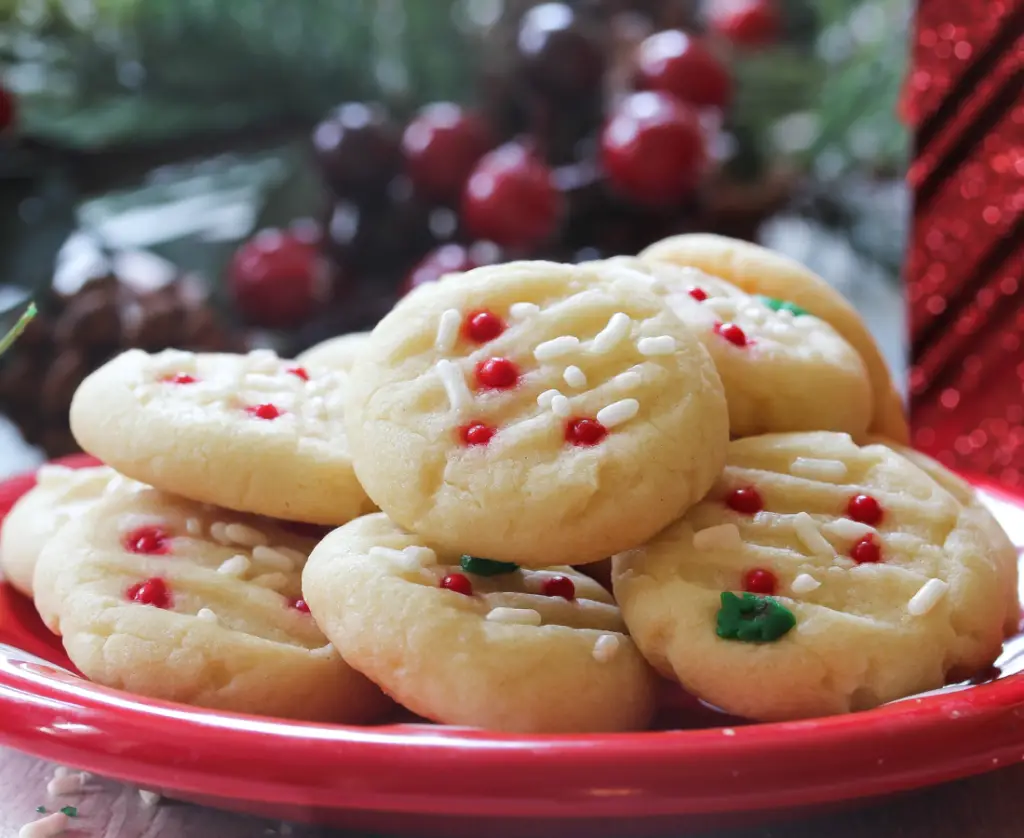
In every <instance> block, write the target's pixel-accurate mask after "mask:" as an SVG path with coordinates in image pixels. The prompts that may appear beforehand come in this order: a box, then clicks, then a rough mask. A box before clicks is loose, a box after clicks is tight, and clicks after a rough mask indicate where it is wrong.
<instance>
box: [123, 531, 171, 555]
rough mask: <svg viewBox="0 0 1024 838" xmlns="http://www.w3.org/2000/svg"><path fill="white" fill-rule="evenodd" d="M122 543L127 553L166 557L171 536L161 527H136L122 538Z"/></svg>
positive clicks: (169, 549)
mask: <svg viewBox="0 0 1024 838" xmlns="http://www.w3.org/2000/svg"><path fill="white" fill-rule="evenodd" d="M122 543H123V544H124V549H125V550H127V551H128V552H129V553H144V554H146V555H149V556H166V555H167V554H168V553H170V552H171V535H170V533H168V532H167V530H165V529H164V528H163V527H153V526H149V527H137V528H136V529H134V530H132V531H131V532H130V533H128V534H127V535H126V536H125V537H124V539H123V541H122Z"/></svg>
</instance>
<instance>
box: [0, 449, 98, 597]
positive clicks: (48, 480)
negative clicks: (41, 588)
mask: <svg viewBox="0 0 1024 838" xmlns="http://www.w3.org/2000/svg"><path fill="white" fill-rule="evenodd" d="M115 474H116V472H114V470H113V469H111V468H107V467H105V466H96V467H93V468H79V469H73V468H68V467H67V466H62V465H44V466H42V467H41V468H40V469H39V471H38V472H37V473H36V485H35V487H34V488H32V489H30V490H29V491H28V492H26V493H25V494H24V495H22V497H21V499H20V500H18V502H17V503H16V504H14V506H13V507H12V508H11V511H10V512H8V513H7V516H6V517H5V518H4V522H3V528H2V529H0V570H3V574H4V578H5V579H6V580H7V581H8V582H10V583H11V585H13V586H14V587H15V589H17V590H19V591H21V592H22V593H23V594H25V595H26V596H32V574H33V573H34V572H35V569H36V562H37V561H38V560H39V554H40V552H42V549H43V547H45V546H46V542H47V541H49V540H50V539H51V538H52V537H53V535H54V533H56V532H57V531H58V530H59V529H60V528H61V527H62V526H64V524H66V523H67V522H68V521H70V520H72V519H73V518H75V517H77V516H78V515H80V514H81V513H82V512H83V511H84V510H85V509H87V508H88V507H89V506H90V505H91V504H93V503H95V502H96V500H97V499H98V498H100V497H101V496H102V495H103V492H104V490H105V489H106V488H107V486H108V485H109V484H110V482H111V480H112V479H113V478H114V476H115Z"/></svg>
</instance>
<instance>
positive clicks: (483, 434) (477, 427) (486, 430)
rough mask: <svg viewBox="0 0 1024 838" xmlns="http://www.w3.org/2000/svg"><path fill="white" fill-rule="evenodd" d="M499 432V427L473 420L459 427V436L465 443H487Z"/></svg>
mask: <svg viewBox="0 0 1024 838" xmlns="http://www.w3.org/2000/svg"><path fill="white" fill-rule="evenodd" d="M497 432H498V429H497V428H492V427H491V426H490V425H485V424H484V423H483V422H471V423H470V424H468V425H463V426H462V427H461V428H459V438H460V439H461V440H462V442H463V444H464V445H486V444H487V443H488V442H490V441H491V437H493V436H494V435H495V434H496V433H497Z"/></svg>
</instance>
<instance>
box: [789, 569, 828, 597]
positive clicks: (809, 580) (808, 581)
mask: <svg viewBox="0 0 1024 838" xmlns="http://www.w3.org/2000/svg"><path fill="white" fill-rule="evenodd" d="M820 587H821V582H819V581H818V580H817V579H815V578H814V577H813V576H811V574H809V573H801V574H800V575H799V576H797V577H796V579H794V580H793V584H792V585H790V588H791V590H792V591H793V593H794V594H809V593H810V592H811V591H813V590H816V589H817V588H820Z"/></svg>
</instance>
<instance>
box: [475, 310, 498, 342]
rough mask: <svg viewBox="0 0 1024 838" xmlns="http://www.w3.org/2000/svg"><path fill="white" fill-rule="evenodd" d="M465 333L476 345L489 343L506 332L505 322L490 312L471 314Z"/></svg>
mask: <svg viewBox="0 0 1024 838" xmlns="http://www.w3.org/2000/svg"><path fill="white" fill-rule="evenodd" d="M465 322H466V325H465V332H466V337H468V338H469V339H470V340H471V341H473V342H474V343H487V342H488V341H491V340H494V339H495V338H496V337H497V336H498V335H500V334H501V333H502V332H504V331H505V321H504V320H502V319H501V318H500V317H498V315H497V314H494V313H492V312H490V311H474V312H470V314H469V316H468V317H466V321H465Z"/></svg>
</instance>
